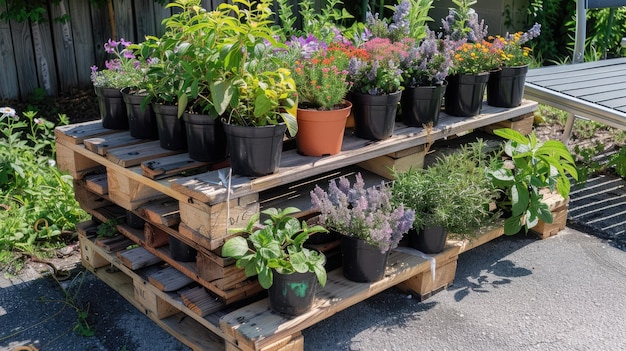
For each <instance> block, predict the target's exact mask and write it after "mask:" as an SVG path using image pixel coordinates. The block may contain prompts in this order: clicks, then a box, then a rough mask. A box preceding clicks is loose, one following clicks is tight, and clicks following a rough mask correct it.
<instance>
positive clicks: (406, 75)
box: [401, 28, 453, 87]
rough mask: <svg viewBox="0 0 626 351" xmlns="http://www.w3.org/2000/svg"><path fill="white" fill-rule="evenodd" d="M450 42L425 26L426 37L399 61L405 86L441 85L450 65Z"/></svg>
mask: <svg viewBox="0 0 626 351" xmlns="http://www.w3.org/2000/svg"><path fill="white" fill-rule="evenodd" d="M452 46H453V45H452V43H451V42H450V41H449V40H448V39H440V38H438V37H437V35H436V34H435V32H433V31H431V30H429V29H428V28H426V38H425V39H424V40H422V42H421V43H420V44H419V46H413V47H412V48H411V49H409V51H408V55H407V57H406V59H404V60H403V61H402V63H401V68H402V75H403V77H402V79H403V85H404V86H406V87H415V86H431V85H441V84H443V82H444V80H445V79H446V77H447V76H448V71H449V70H450V67H451V66H452V58H451V57H450V53H451V51H452Z"/></svg>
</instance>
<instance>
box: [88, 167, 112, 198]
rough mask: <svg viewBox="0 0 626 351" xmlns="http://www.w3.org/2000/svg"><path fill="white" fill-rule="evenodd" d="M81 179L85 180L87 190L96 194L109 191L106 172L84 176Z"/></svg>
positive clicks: (104, 193)
mask: <svg viewBox="0 0 626 351" xmlns="http://www.w3.org/2000/svg"><path fill="white" fill-rule="evenodd" d="M83 180H84V181H85V187H86V188H87V189H89V191H91V192H93V193H95V194H98V195H107V194H108V193H109V182H108V180H107V174H106V172H105V173H102V174H92V175H88V176H85V177H84V178H83Z"/></svg>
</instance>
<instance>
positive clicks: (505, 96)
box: [487, 65, 528, 108]
mask: <svg viewBox="0 0 626 351" xmlns="http://www.w3.org/2000/svg"><path fill="white" fill-rule="evenodd" d="M527 73H528V66H527V65H526V66H520V67H503V68H502V69H501V70H498V71H495V72H491V73H490V75H489V82H488V83H487V105H491V106H496V107H508V108H510V107H517V106H519V105H521V104H522V98H523V97H524V84H525V83H526V74H527Z"/></svg>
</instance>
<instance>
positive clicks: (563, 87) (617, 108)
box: [524, 0, 626, 143]
mask: <svg viewBox="0 0 626 351" xmlns="http://www.w3.org/2000/svg"><path fill="white" fill-rule="evenodd" d="M576 6H577V8H576V39H575V46H574V55H573V60H572V61H573V64H570V65H558V66H548V67H542V68H536V69H531V70H530V71H529V72H528V75H527V77H526V87H525V92H524V95H525V97H526V98H527V99H531V100H535V101H537V102H539V103H541V104H545V105H549V106H553V107H556V108H558V109H561V110H564V111H566V112H568V114H569V116H568V119H567V123H566V124H565V131H564V133H563V142H565V143H567V141H568V140H569V137H570V135H571V132H572V128H573V126H574V121H575V119H576V117H579V116H580V117H583V118H587V119H590V120H593V121H596V122H600V123H603V124H606V125H609V126H611V127H615V128H619V129H623V130H626V58H616V59H608V60H603V61H596V62H586V63H580V62H582V61H583V60H584V55H583V53H584V43H585V31H586V9H592V8H609V7H619V6H626V1H624V0H584V1H583V0H579V1H578V2H577V5H576ZM624 42H625V40H624V39H622V43H624Z"/></svg>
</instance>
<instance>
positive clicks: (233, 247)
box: [222, 207, 327, 315]
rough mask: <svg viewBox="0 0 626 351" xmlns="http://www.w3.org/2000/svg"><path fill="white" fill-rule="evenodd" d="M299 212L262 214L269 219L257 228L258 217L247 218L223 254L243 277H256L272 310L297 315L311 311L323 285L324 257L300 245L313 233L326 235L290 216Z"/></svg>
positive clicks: (319, 229)
mask: <svg viewBox="0 0 626 351" xmlns="http://www.w3.org/2000/svg"><path fill="white" fill-rule="evenodd" d="M297 212H300V210H298V209H297V208H294V207H289V208H286V209H284V210H280V209H275V208H270V209H267V210H264V211H262V212H261V213H262V214H265V215H267V216H269V218H268V219H267V220H265V222H264V223H263V224H264V225H263V226H261V227H257V222H258V219H259V216H258V215H256V216H254V217H253V218H251V219H250V222H249V223H248V226H247V228H245V229H244V230H240V231H236V233H238V234H241V235H242V236H237V237H234V238H231V239H229V240H228V241H226V243H225V244H224V246H223V247H222V255H224V256H226V257H234V258H236V259H237V263H236V264H237V267H239V268H243V269H245V272H246V276H248V277H251V276H254V275H258V279H259V283H260V284H261V286H262V287H263V288H265V289H269V301H270V307H271V308H272V310H274V311H276V312H279V313H285V314H289V315H298V314H302V313H304V312H306V311H307V310H308V309H310V308H311V306H312V304H313V299H314V297H315V290H316V286H317V283H318V282H319V283H320V285H321V286H322V287H323V286H324V285H326V270H325V268H324V263H325V262H326V258H325V256H324V254H322V253H320V252H318V251H315V250H310V249H307V248H305V247H304V246H303V245H304V243H305V242H306V240H307V239H308V237H309V236H310V235H312V234H314V233H320V232H326V231H327V230H326V229H324V228H323V227H321V226H318V225H316V226H313V227H308V226H307V224H306V222H305V221H302V222H299V221H298V219H296V218H294V217H292V216H291V215H292V214H294V213H297Z"/></svg>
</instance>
